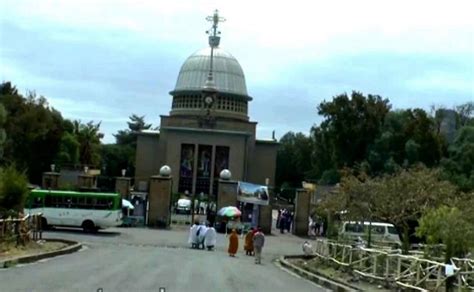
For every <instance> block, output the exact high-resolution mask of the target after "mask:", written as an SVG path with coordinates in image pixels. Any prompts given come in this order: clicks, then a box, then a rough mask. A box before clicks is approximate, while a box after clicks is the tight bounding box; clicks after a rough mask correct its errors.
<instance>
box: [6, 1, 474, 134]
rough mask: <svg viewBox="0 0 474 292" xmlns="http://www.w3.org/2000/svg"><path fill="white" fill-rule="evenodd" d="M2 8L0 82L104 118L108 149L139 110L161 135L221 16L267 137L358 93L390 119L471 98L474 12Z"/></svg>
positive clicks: (260, 4) (399, 7)
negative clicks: (181, 76)
mask: <svg viewBox="0 0 474 292" xmlns="http://www.w3.org/2000/svg"><path fill="white" fill-rule="evenodd" d="M277 2H278V3H277ZM0 3H1V5H0V9H1V12H0V79H1V80H0V81H11V82H12V83H13V84H15V85H16V86H17V88H18V89H19V90H20V91H21V92H22V93H25V92H26V91H27V90H34V91H36V93H37V94H38V95H44V96H45V97H47V99H48V101H49V103H50V105H52V106H53V107H55V108H56V109H58V110H59V111H61V113H62V114H63V116H64V117H66V118H71V119H80V120H82V121H84V122H86V121H89V120H94V121H102V127H101V129H102V131H103V132H104V133H105V134H106V136H105V138H104V142H113V141H114V138H113V136H112V134H113V133H115V132H116V131H117V130H119V129H123V128H126V121H127V120H128V116H129V115H131V114H132V113H135V114H138V115H146V119H147V121H148V122H151V123H153V124H154V125H158V124H159V115H164V114H168V113H169V110H170V107H171V96H170V95H169V94H168V92H169V91H171V90H172V89H173V88H174V85H175V82H176V78H177V75H178V72H179V69H180V66H181V64H182V63H183V62H184V61H185V59H186V58H187V57H188V56H189V55H191V54H192V53H193V52H194V51H196V50H198V49H201V48H203V47H205V46H207V36H206V35H205V30H207V29H208V28H209V23H207V22H206V21H205V17H206V16H207V15H210V14H212V12H213V10H214V9H216V8H218V9H219V11H220V14H221V15H222V16H223V17H225V18H226V19H227V21H226V22H224V23H223V24H222V25H221V31H222V40H221V47H222V48H224V49H225V50H227V51H229V52H230V53H232V54H233V55H234V56H235V57H236V58H237V60H238V61H239V62H240V64H241V66H242V68H243V70H244V73H245V76H246V81H247V89H248V92H249V94H250V95H251V96H253V97H254V100H253V101H252V102H251V103H250V113H249V114H250V117H251V119H252V120H254V121H257V122H258V127H257V131H258V132H257V136H258V137H259V138H269V137H271V132H272V130H276V134H277V137H278V138H279V137H281V135H283V134H284V133H285V132H287V131H290V130H291V131H302V132H305V133H307V132H308V131H309V129H310V128H311V126H312V125H313V124H315V123H319V122H320V120H321V119H320V117H318V115H317V110H316V107H317V105H318V104H319V103H320V102H321V101H323V100H330V99H331V98H332V97H333V96H335V95H337V94H340V93H343V92H351V91H352V90H358V91H361V92H363V93H364V94H368V93H371V94H379V95H381V96H383V97H387V98H389V99H390V101H391V103H392V105H393V107H394V108H407V107H422V108H425V109H429V107H430V106H431V105H433V104H434V105H438V106H439V105H443V106H446V107H453V106H454V105H457V104H461V103H464V102H467V101H472V100H474V40H473V38H474V24H473V23H474V21H473V19H474V15H473V14H474V13H473V11H474V4H473V3H474V1H433V0H431V1H380V0H378V1H361V0H358V1H295V0H292V1H255V0H253V1H242V0H239V1H196V0H193V1H139V0H113V1H101V0H93V1H89V0H81V1H72V0H68V1H65V0H62V1H48V0H41V1H21V0H12V1H9V0H0Z"/></svg>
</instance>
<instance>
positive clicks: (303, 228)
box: [294, 189, 311, 236]
mask: <svg viewBox="0 0 474 292" xmlns="http://www.w3.org/2000/svg"><path fill="white" fill-rule="evenodd" d="M310 202H311V195H310V193H309V192H308V191H307V190H304V189H299V190H297V191H296V198H295V218H294V233H295V235H299V236H306V235H308V224H309V222H308V217H309V211H310Z"/></svg>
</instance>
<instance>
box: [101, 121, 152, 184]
mask: <svg viewBox="0 0 474 292" xmlns="http://www.w3.org/2000/svg"><path fill="white" fill-rule="evenodd" d="M129 119H130V121H129V122H127V125H128V129H125V130H120V131H118V132H117V134H115V135H114V136H115V140H116V144H108V145H103V146H102V149H101V153H102V165H103V167H104V168H105V171H104V173H105V174H107V175H110V176H117V175H120V174H121V170H122V169H126V170H127V175H128V176H133V175H134V173H135V155H136V147H137V133H138V132H140V131H142V130H148V129H151V127H152V125H151V124H147V123H146V122H145V116H138V115H135V114H132V115H131V116H130V117H129Z"/></svg>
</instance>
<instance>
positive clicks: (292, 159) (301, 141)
mask: <svg viewBox="0 0 474 292" xmlns="http://www.w3.org/2000/svg"><path fill="white" fill-rule="evenodd" d="M311 152H312V141H311V139H310V138H309V137H307V136H305V135H304V134H303V133H296V134H295V133H293V132H288V133H286V134H285V135H283V137H281V139H280V147H279V149H278V152H277V166H276V186H277V187H278V188H279V187H281V186H282V185H286V186H287V187H291V188H294V187H300V186H301V182H302V181H303V180H304V179H305V177H306V174H307V172H308V171H310V170H311Z"/></svg>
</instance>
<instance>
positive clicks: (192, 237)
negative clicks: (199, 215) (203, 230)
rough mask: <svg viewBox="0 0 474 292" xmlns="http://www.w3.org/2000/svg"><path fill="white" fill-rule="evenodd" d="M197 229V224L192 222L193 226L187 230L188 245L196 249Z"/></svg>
mask: <svg viewBox="0 0 474 292" xmlns="http://www.w3.org/2000/svg"><path fill="white" fill-rule="evenodd" d="M198 229H199V222H198V221H196V222H194V224H193V226H191V228H189V238H188V243H189V244H191V248H197V242H198V241H197V231H198Z"/></svg>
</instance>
